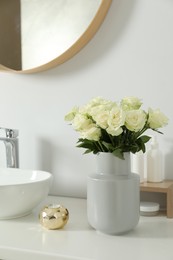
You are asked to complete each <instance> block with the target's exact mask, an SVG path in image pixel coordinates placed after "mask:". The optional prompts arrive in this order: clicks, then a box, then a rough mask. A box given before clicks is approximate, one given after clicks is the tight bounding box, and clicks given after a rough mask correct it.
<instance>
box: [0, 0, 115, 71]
mask: <svg viewBox="0 0 173 260" xmlns="http://www.w3.org/2000/svg"><path fill="white" fill-rule="evenodd" d="M104 2H107V4H106V6H105V9H108V6H109V5H110V2H111V1H110V0H105V1H103V0H94V1H93V0H0V10H1V11H0V17H1V18H0V38H1V39H3V40H2V41H1V43H0V64H2V65H4V66H6V67H8V68H11V69H13V70H24V71H25V70H32V69H33V68H37V67H40V66H42V65H43V64H48V63H49V62H51V61H52V60H55V59H57V57H62V56H63V54H64V53H66V52H67V51H68V50H69V49H70V48H71V47H73V45H74V44H76V43H77V42H78V40H79V39H80V38H81V37H82V36H83V34H84V33H85V32H86V30H87V29H88V28H89V27H90V25H91V23H92V21H93V20H94V18H95V17H96V15H97V14H98V12H99V9H100V7H101V5H103V3H104ZM106 11H107V10H105V14H106ZM105 14H104V12H103V15H102V16H104V15H105ZM98 26H99V25H98ZM98 26H97V27H98ZM94 30H95V31H96V29H94ZM85 42H87V41H86V40H85ZM85 44H86V43H85ZM7 45H8V47H7ZM83 45H84V44H83ZM81 47H83V46H82V45H81ZM75 52H77V51H75ZM7 54H8V55H7ZM71 54H72V55H71V56H73V55H74V54H75V53H71ZM69 56H70V55H69ZM67 58H68V57H67ZM67 58H65V59H66V60H67ZM65 59H64V61H65ZM64 61H63V59H62V62H64ZM62 62H61V63H62Z"/></svg>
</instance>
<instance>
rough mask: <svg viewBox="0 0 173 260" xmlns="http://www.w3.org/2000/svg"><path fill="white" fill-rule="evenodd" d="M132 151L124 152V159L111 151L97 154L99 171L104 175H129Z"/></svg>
mask: <svg viewBox="0 0 173 260" xmlns="http://www.w3.org/2000/svg"><path fill="white" fill-rule="evenodd" d="M130 169H131V166H130V153H124V160H123V159H120V158H118V157H116V156H114V155H113V154H111V153H99V154H98V155H97V173H98V174H102V175H110V174H111V175H129V174H130Z"/></svg>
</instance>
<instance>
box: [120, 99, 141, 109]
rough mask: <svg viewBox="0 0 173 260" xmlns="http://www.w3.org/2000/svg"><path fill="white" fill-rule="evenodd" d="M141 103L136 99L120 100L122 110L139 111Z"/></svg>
mask: <svg viewBox="0 0 173 260" xmlns="http://www.w3.org/2000/svg"><path fill="white" fill-rule="evenodd" d="M141 105H142V102H141V100H140V99H139V98H137V97H125V98H123V99H122V100H121V107H122V109H123V110H136V109H139V108H140V107H141Z"/></svg>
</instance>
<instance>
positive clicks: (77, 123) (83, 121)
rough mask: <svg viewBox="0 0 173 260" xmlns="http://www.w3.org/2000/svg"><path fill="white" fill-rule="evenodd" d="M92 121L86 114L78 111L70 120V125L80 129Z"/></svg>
mask: <svg viewBox="0 0 173 260" xmlns="http://www.w3.org/2000/svg"><path fill="white" fill-rule="evenodd" d="M92 123H93V122H92V120H91V119H90V118H88V116H87V115H85V114H81V113H78V114H76V116H75V117H74V119H73V121H72V126H73V128H74V129H75V130H76V131H82V130H85V128H88V126H89V125H90V124H92Z"/></svg>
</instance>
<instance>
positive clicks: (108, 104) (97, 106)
mask: <svg viewBox="0 0 173 260" xmlns="http://www.w3.org/2000/svg"><path fill="white" fill-rule="evenodd" d="M115 105H116V103H115V102H112V101H110V100H106V99H103V98H101V97H97V98H94V99H92V100H91V101H90V102H89V103H88V104H87V105H86V106H85V107H84V108H83V109H84V110H85V112H87V113H88V114H89V115H91V116H95V115H97V114H98V113H100V111H107V110H109V111H110V110H111V108H112V107H113V106H115Z"/></svg>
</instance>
